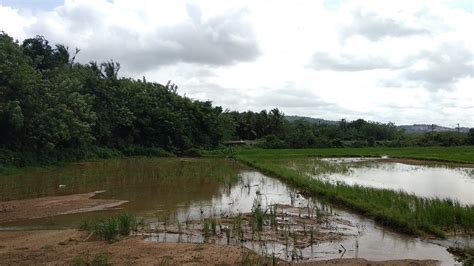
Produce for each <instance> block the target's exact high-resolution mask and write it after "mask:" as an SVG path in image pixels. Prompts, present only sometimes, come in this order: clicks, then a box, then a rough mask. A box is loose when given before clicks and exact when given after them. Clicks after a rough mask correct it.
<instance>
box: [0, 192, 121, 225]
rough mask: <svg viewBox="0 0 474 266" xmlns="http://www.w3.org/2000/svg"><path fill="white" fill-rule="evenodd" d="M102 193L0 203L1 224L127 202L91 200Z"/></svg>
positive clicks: (100, 208) (91, 209)
mask: <svg viewBox="0 0 474 266" xmlns="http://www.w3.org/2000/svg"><path fill="white" fill-rule="evenodd" d="M101 192H102V191H96V192H91V193H85V194H74V195H67V196H54V197H43V198H34V199H25V200H12V201H0V223H2V222H9V221H15V220H21V219H33V218H42V217H49V216H55V215H60V214H71V213H80V212H90V211H98V210H104V209H110V208H115V207H117V206H120V205H122V204H124V203H126V202H127V201H123V200H109V199H91V197H93V196H95V195H97V194H98V193H101Z"/></svg>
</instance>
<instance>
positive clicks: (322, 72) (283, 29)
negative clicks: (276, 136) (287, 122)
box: [0, 0, 474, 127]
mask: <svg viewBox="0 0 474 266" xmlns="http://www.w3.org/2000/svg"><path fill="white" fill-rule="evenodd" d="M473 25H474V1H473V0H458V1H443V0H429V1H413V0H412V1H388V0H387V1H383V0H376V1H361V0H358V1H351V0H347V1H346V0H292V1H290V0H287V1H278V0H272V1H269V0H249V1H237V0H230V1H221V0H215V1H214V0H199V1H185V0H173V1H153V0H133V1H132V0H0V30H3V31H5V32H6V33H8V34H9V35H11V36H12V37H14V38H16V39H18V40H19V41H22V40H23V39H24V38H28V37H32V36H35V35H37V34H39V35H43V36H45V37H46V38H47V39H48V40H50V41H51V42H52V43H62V44H66V45H68V46H69V47H70V48H75V47H78V48H80V49H81V52H80V54H79V56H78V60H79V61H81V62H85V63H86V62H89V61H91V60H94V61H105V60H110V59H113V60H114V61H117V62H120V63H121V65H122V69H121V73H122V75H124V76H132V77H134V78H141V77H142V76H145V77H146V78H147V80H149V81H150V80H152V81H157V82H160V83H166V82H167V81H168V80H172V82H174V83H176V84H178V85H179V92H180V93H181V94H185V95H186V96H188V97H191V98H193V99H199V100H211V101H213V102H214V103H215V104H216V105H221V106H223V107H224V108H229V109H231V110H239V111H246V110H253V111H259V110H261V109H267V110H268V109H271V108H274V107H278V108H279V109H280V110H282V111H283V112H284V113H285V114H287V115H303V116H311V117H320V118H325V119H331V120H339V119H342V118H346V119H349V120H352V119H356V118H364V119H367V120H372V121H380V122H389V121H391V122H394V123H396V124H413V123H436V124H440V125H445V126H454V125H455V124H457V123H460V124H461V126H468V127H474V65H473V61H474V33H473V32H474V30H473Z"/></svg>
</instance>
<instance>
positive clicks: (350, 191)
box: [236, 147, 474, 238]
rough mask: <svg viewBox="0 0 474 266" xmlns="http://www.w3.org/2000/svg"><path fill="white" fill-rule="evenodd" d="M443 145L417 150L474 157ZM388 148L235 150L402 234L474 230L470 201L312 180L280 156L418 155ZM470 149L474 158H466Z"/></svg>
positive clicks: (457, 158)
mask: <svg viewBox="0 0 474 266" xmlns="http://www.w3.org/2000/svg"><path fill="white" fill-rule="evenodd" d="M442 149H443V150H444V152H442ZM442 149H441V148H429V149H428V148H426V149H422V152H418V156H420V158H423V159H434V158H441V159H443V158H444V160H451V159H452V161H456V162H459V161H465V162H470V161H474V148H473V147H461V148H459V147H457V148H454V149H451V148H442ZM388 150H391V149H380V148H375V149H331V150H328V149H321V150H245V151H242V152H240V153H239V154H237V156H236V158H238V159H239V160H240V161H242V162H244V163H246V164H248V165H250V166H252V167H255V168H257V169H259V170H261V171H263V172H265V173H268V174H270V175H273V176H275V177H278V178H279V179H281V180H283V181H285V182H287V183H289V184H292V185H294V186H296V187H298V188H299V189H301V190H302V191H304V192H306V193H308V194H312V195H318V196H320V197H322V198H324V199H326V200H328V201H330V202H333V203H337V204H340V205H343V206H346V207H349V208H350V209H352V210H355V211H357V212H359V213H361V214H363V215H366V216H368V217H371V218H373V219H374V220H375V221H377V222H379V223H381V224H383V225H386V226H389V227H392V228H395V229H397V230H399V231H401V232H405V233H409V234H415V235H423V234H430V235H436V236H438V237H441V238H443V237H445V236H446V234H447V233H450V232H453V231H462V232H463V233H466V234H473V233H474V206H472V205H462V204H460V203H459V202H457V201H453V200H442V199H428V198H422V197H417V196H415V195H413V194H408V193H403V192H399V191H393V190H388V189H376V188H368V187H362V186H357V185H356V186H350V185H346V184H344V183H336V184H334V183H329V182H324V181H320V180H315V179H312V178H309V177H308V176H307V175H305V174H304V173H303V172H304V171H298V168H297V167H296V168H289V167H287V165H285V164H283V163H282V159H287V160H289V161H291V160H292V159H297V158H304V157H309V156H374V155H377V154H378V155H382V154H389V155H391V156H393V154H398V155H399V156H400V157H403V156H402V155H404V153H402V151H403V150H405V151H407V152H406V153H405V154H406V155H407V156H408V157H414V154H415V149H414V148H410V149H394V150H392V151H391V152H387V151H388ZM357 151H359V152H358V153H357ZM429 151H436V152H435V153H433V154H432V155H430V157H422V154H425V153H427V152H429ZM471 153H472V154H473V156H472V157H469V156H466V154H471ZM448 158H451V159H448ZM453 158H454V159H453Z"/></svg>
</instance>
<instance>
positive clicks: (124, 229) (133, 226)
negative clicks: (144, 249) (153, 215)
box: [79, 213, 138, 243]
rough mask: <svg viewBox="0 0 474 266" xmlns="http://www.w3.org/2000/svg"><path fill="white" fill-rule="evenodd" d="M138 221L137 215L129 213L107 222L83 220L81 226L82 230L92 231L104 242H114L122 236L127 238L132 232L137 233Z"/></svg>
mask: <svg viewBox="0 0 474 266" xmlns="http://www.w3.org/2000/svg"><path fill="white" fill-rule="evenodd" d="M137 226H138V221H137V218H136V217H135V215H133V214H129V213H121V214H118V215H116V216H113V217H109V218H107V219H105V220H98V221H96V220H90V219H85V220H82V221H81V222H80V224H79V229H80V230H85V231H90V232H93V233H95V234H97V235H98V236H100V237H101V238H102V239H103V240H106V241H108V242H110V243H111V242H114V241H117V240H118V239H119V237H120V236H127V235H129V234H130V233H131V232H133V231H136V230H137Z"/></svg>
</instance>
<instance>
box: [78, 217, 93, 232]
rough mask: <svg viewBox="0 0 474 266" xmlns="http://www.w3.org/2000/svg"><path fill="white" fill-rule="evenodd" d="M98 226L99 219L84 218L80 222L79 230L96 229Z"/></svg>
mask: <svg viewBox="0 0 474 266" xmlns="http://www.w3.org/2000/svg"><path fill="white" fill-rule="evenodd" d="M96 227H97V221H95V220H92V219H82V220H81V221H80V222H79V230H83V231H94V230H95V228H96Z"/></svg>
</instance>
